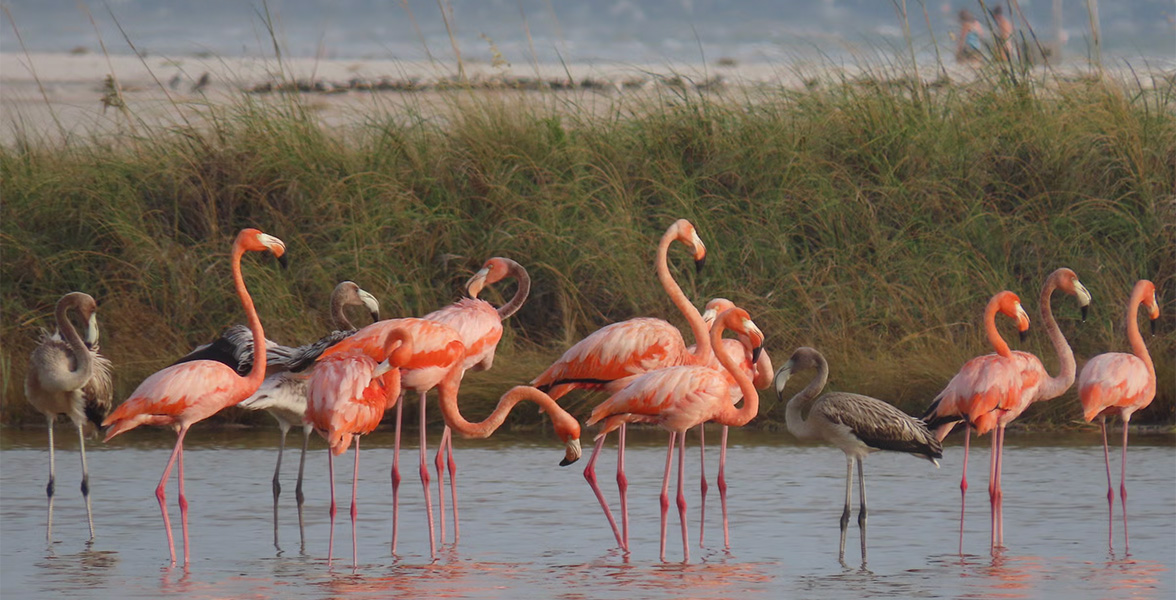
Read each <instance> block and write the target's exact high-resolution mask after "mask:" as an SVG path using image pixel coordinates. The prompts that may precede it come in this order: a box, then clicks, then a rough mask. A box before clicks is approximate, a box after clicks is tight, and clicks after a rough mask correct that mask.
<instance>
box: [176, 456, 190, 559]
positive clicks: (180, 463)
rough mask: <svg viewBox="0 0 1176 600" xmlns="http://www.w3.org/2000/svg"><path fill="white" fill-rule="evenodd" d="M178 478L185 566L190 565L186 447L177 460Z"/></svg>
mask: <svg viewBox="0 0 1176 600" xmlns="http://www.w3.org/2000/svg"><path fill="white" fill-rule="evenodd" d="M176 477H177V478H178V479H179V480H180V493H179V496H180V530H181V531H183V533H184V565H187V564H188V498H187V496H185V495H184V446H183V445H181V446H180V454H179V457H178V458H177V460H176Z"/></svg>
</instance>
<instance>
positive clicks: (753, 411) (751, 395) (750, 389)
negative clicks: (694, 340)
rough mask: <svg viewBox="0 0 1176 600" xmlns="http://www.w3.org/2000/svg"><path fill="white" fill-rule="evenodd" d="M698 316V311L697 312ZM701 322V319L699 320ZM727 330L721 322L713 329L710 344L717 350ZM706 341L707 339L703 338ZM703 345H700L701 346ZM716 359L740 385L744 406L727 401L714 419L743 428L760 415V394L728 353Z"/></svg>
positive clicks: (719, 353)
mask: <svg viewBox="0 0 1176 600" xmlns="http://www.w3.org/2000/svg"><path fill="white" fill-rule="evenodd" d="M695 314H697V311H696V312H695ZM699 320H700V321H701V320H702V319H701V317H700V318H699ZM726 328H727V324H726V323H723V322H720V323H718V324H716V326H715V327H713V328H711V339H710V342H711V344H712V345H713V346H714V347H715V348H720V347H721V346H720V344H721V343H722V342H720V340H721V339H723V331H724V330H725V329H726ZM703 339H706V338H703ZM701 345H702V344H701V343H699V346H701ZM715 357H716V358H718V359H719V364H721V365H723V368H724V369H726V370H727V372H728V373H730V374H731V377H732V378H734V380H735V383H737V384H739V390H740V391H741V392H743V406H741V407H739V408H735V405H734V403H732V402H730V401H726V402H724V403H723V407H722V412H721V413H719V416H718V417H716V418H715V419H714V422H716V423H719V424H720V425H729V426H734V427H742V426H743V425H746V424H747V422H748V421H750V420H752V419H754V418H755V416H756V415H757V414H759V392H758V391H756V389H755V385H753V384H752V382H751V379H750V378H749V377H748V376H747V375H746V374H744V372H743V369H741V368H739V363H738V362H737V360H736V359H735V358H733V357H732V356H731V355H730V353H728V352H716V353H715Z"/></svg>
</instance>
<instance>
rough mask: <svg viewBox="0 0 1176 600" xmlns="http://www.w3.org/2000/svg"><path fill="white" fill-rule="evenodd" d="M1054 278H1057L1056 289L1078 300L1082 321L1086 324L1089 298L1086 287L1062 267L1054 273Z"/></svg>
mask: <svg viewBox="0 0 1176 600" xmlns="http://www.w3.org/2000/svg"><path fill="white" fill-rule="evenodd" d="M1054 277H1056V278H1057V282H1058V289H1060V290H1062V291H1063V292H1066V293H1067V294H1070V295H1071V296H1074V297H1075V298H1077V299H1078V306H1079V307H1080V308H1081V309H1082V321H1083V322H1086V313H1087V311H1088V310H1089V307H1090V299H1091V298H1090V292H1089V291H1088V290H1087V289H1086V286H1084V285H1082V282H1081V281H1078V274H1077V273H1075V272H1074V271H1072V270H1070V269H1067V268H1065V267H1062V268H1061V269H1058V270H1057V271H1054Z"/></svg>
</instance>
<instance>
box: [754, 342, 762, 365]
mask: <svg viewBox="0 0 1176 600" xmlns="http://www.w3.org/2000/svg"><path fill="white" fill-rule="evenodd" d="M763 352H764V347H763V346H756V347H755V348H752V349H751V364H753V365H754V364H756V363H758V362H759V357H760V354H763Z"/></svg>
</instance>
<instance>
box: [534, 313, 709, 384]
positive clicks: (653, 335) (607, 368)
mask: <svg viewBox="0 0 1176 600" xmlns="http://www.w3.org/2000/svg"><path fill="white" fill-rule="evenodd" d="M685 357H686V344H685V342H684V341H683V340H682V334H681V332H679V331H678V329H677V328H676V327H674V326H673V325H671V324H669V323H667V322H666V321H663V320H661V319H654V318H649V317H639V318H636V319H629V320H628V321H621V322H620V323H613V324H611V325H606V326H604V327H601V328H600V329H598V330H596V331H595V332H593V333H592V334H591V335H589V336H588V337H586V338H584V339H582V340H580V341H579V342H576V344H575V345H574V346H572V347H571V348H568V350H567V351H566V352H564V354H563V356H561V357H560V358H559V360H557V361H555V363H553V364H552V365H551V366H550V367H548V368H547V370H546V371H544V372H543V373H542V374H540V375H539V376H538V377H536V378H535V379H534V380H533V381H532V382H531V385H533V386H535V387H538V388H539V389H544V388H545V387H552V386H556V387H563V386H566V388H576V387H579V388H597V387H601V386H602V385H603V384H604V383H607V382H609V381H612V380H615V379H621V378H624V377H628V376H631V375H637V374H641V373H645V372H648V371H652V370H654V369H661V368H664V367H672V366H676V365H681V364H683V363H684V362H685V360H686V359H685ZM581 380H592V381H589V382H586V381H581ZM561 381H569V382H572V383H566V384H561V383H560V382H561ZM565 391H566V390H565ZM561 395H562V394H561ZM552 397H553V398H554V397H556V395H555V394H552Z"/></svg>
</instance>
